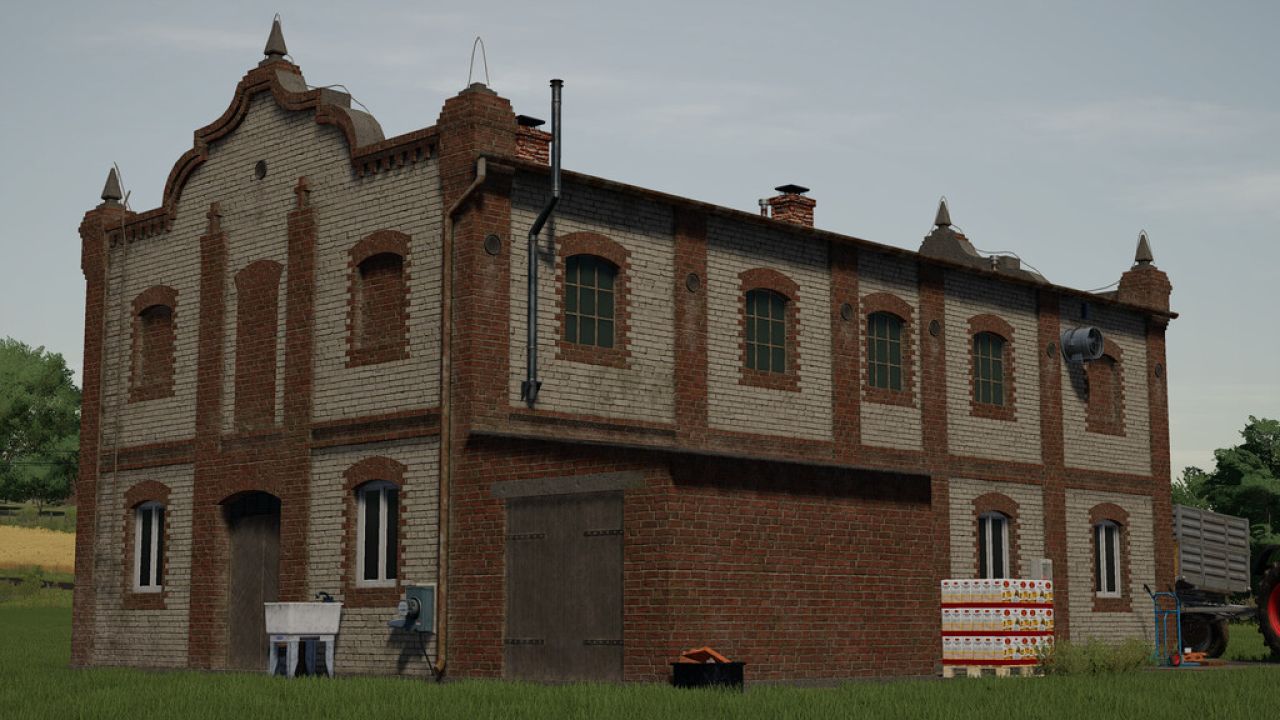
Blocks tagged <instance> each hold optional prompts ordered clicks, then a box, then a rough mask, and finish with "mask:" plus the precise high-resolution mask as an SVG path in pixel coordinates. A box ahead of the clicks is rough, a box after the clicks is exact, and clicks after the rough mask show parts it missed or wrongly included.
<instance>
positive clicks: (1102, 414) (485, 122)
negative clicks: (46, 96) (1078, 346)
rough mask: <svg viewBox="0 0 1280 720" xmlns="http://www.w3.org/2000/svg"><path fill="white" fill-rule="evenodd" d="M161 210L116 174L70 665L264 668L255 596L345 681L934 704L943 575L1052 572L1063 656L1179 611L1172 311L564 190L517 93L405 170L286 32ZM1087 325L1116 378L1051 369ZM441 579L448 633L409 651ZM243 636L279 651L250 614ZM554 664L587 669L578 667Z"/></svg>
mask: <svg viewBox="0 0 1280 720" xmlns="http://www.w3.org/2000/svg"><path fill="white" fill-rule="evenodd" d="M265 54H266V58H265V59H264V60H263V61H262V62H261V63H260V64H259V65H258V66H257V67H254V68H253V69H251V70H250V71H249V72H248V73H247V74H246V75H245V76H244V78H243V79H242V80H241V81H240V83H239V85H238V86H237V87H236V89H235V92H234V94H233V96H232V99H231V103H230V105H229V106H228V108H227V110H226V112H224V113H223V114H222V116H221V117H220V118H218V119H217V120H215V121H214V122H213V123H212V124H210V125H208V126H206V127H204V128H202V129H200V130H198V131H196V133H195V143H194V146H193V148H192V149H191V150H189V151H188V152H187V153H186V154H184V155H183V156H182V157H181V158H180V159H179V160H178V161H177V163H176V164H175V165H174V168H173V171H172V172H171V173H170V175H169V178H168V181H167V183H166V185H165V190H164V196H163V202H162V204H161V205H160V207H158V208H155V209H153V210H149V211H146V212H133V211H130V210H128V209H126V208H125V207H124V206H123V205H122V204H121V202H120V200H121V192H120V188H119V186H118V183H117V181H116V179H115V176H114V173H112V175H111V177H110V178H109V180H108V183H107V187H106V189H105V190H104V193H103V202H102V204H100V205H98V206H97V207H96V208H95V209H93V210H91V211H89V212H88V213H86V215H85V217H84V221H83V223H82V224H81V226H80V234H81V238H82V243H83V258H82V267H83V270H84V274H85V277H86V280H87V284H88V292H87V301H86V317H85V367H84V405H83V420H82V422H83V426H82V433H81V438H82V443H83V445H82V453H81V469H80V477H79V481H78V483H77V488H76V491H77V496H78V498H79V507H80V514H79V518H78V523H79V525H78V534H77V557H76V574H77V577H76V591H75V615H74V617H75V621H74V622H75V626H74V631H75V634H74V640H73V662H74V663H75V664H77V665H110V664H127V665H140V666H155V667H181V666H189V667H200V668H223V667H240V668H248V669H252V670H258V669H260V668H261V667H262V661H263V659H264V656H263V654H262V653H263V650H262V648H263V643H264V640H263V638H262V635H261V633H262V629H261V604H260V603H261V602H262V601H264V600H270V599H275V598H278V599H281V600H311V599H313V598H314V597H315V596H316V593H318V592H322V591H323V592H329V593H331V594H333V595H334V596H335V597H336V598H337V599H339V600H341V601H342V602H343V603H344V609H343V620H342V628H341V632H340V635H339V637H338V643H337V645H338V647H337V661H336V664H337V668H338V670H339V672H355V673H399V674H404V675H410V676H428V675H429V674H430V669H431V667H432V666H435V667H437V668H439V667H445V668H447V671H448V674H449V676H450V677H526V678H529V677H532V678H540V677H560V678H565V677H583V678H587V677H591V678H603V679H625V680H660V679H663V678H665V677H666V675H667V672H668V667H667V663H668V662H669V661H670V660H672V659H673V658H674V657H675V656H676V655H677V654H678V653H679V652H680V651H681V650H683V649H685V648H688V647H693V646H697V645H704V644H710V645H712V646H714V647H716V648H717V649H719V650H721V651H722V652H724V653H725V654H727V655H729V656H731V657H733V658H735V659H740V660H744V661H746V662H747V663H749V672H750V675H751V677H752V678H753V679H802V678H825V677H853V676H869V675H907V674H915V675H921V674H930V673H933V672H935V668H936V666H937V664H938V662H939V657H940V646H939V613H938V602H939V592H938V586H939V581H940V580H941V579H943V578H947V577H974V576H978V575H987V576H997V577H998V576H1006V577H1008V576H1013V577H1019V576H1022V577H1025V576H1029V575H1030V574H1031V573H1032V572H1033V571H1034V570H1033V565H1038V563H1037V562H1036V561H1037V560H1038V559H1039V558H1049V559H1051V560H1052V561H1053V567H1054V571H1055V577H1054V580H1055V581H1056V583H1057V588H1058V598H1059V599H1058V623H1057V632H1058V633H1059V635H1060V636H1063V637H1071V638H1076V639H1079V638H1086V637H1105V638H1114V637H1120V636H1124V635H1130V634H1139V633H1142V632H1143V630H1144V628H1145V627H1146V625H1147V618H1148V614H1149V611H1148V609H1147V604H1146V600H1145V598H1144V597H1143V593H1142V589H1141V588H1142V584H1143V583H1150V584H1153V585H1156V584H1158V585H1161V586H1163V585H1165V584H1166V583H1168V582H1169V581H1170V580H1171V579H1172V574H1173V557H1172V547H1171V537H1170V530H1169V528H1170V511H1171V508H1170V497H1169V475H1170V472H1169V471H1170V468H1169V449H1168V423H1167V403H1166V376H1165V372H1164V365H1163V363H1164V357H1165V351H1164V343H1165V340H1164V338H1165V327H1166V325H1167V323H1168V321H1169V319H1171V318H1173V317H1175V315H1174V314H1173V313H1171V312H1170V311H1169V309H1168V308H1169V305H1168V297H1169V291H1170V285H1169V282H1168V279H1167V277H1166V276H1165V275H1164V273H1162V272H1161V271H1160V270H1158V269H1157V268H1156V267H1155V265H1153V264H1152V258H1151V254H1150V250H1149V248H1148V247H1147V244H1146V242H1145V238H1144V239H1143V241H1142V242H1141V243H1140V245H1139V251H1138V256H1137V258H1136V261H1135V264H1134V266H1133V267H1132V268H1130V269H1128V270H1127V271H1126V272H1125V273H1124V274H1123V276H1122V277H1121V279H1120V283H1119V286H1118V290H1116V291H1114V292H1111V293H1104V294H1090V293H1086V292H1082V291H1079V290H1074V289H1071V288H1065V287H1060V286H1056V285H1053V284H1051V283H1049V282H1047V281H1045V279H1044V278H1042V277H1040V276H1039V275H1037V274H1035V273H1032V272H1028V271H1026V270H1024V269H1022V268H1021V267H1019V263H1018V262H1017V261H1016V260H1014V259H1012V258H1006V257H1001V258H989V257H981V256H979V254H978V253H977V252H975V251H974V250H973V247H972V245H970V244H969V241H968V240H967V239H966V238H965V236H964V235H963V234H961V233H960V232H959V231H958V230H956V229H955V228H953V227H952V226H951V222H950V218H949V217H948V215H947V209H946V207H945V205H944V206H942V207H940V208H939V213H938V218H937V222H936V226H935V228H934V229H933V231H932V232H931V233H930V234H929V235H928V237H926V238H925V239H924V242H923V244H922V246H921V248H920V251H919V252H912V251H907V250H902V249H898V248H895V247H890V246H885V245H879V244H876V243H873V242H868V241H865V240H861V239H859V238H855V237H850V236H846V235H840V234H836V233H832V232H827V231H823V230H819V229H816V228H814V227H813V210H814V205H815V201H814V200H813V199H811V198H809V197H808V196H806V195H805V194H804V189H803V188H798V187H795V186H786V187H783V188H780V194H779V195H777V196H776V197H773V198H772V199H770V200H769V201H768V205H769V206H770V207H769V208H768V209H769V210H771V216H761V215H758V214H755V213H745V212H740V211H737V210H732V209H728V208H724V207H719V206H714V205H709V204H706V203H701V202H697V201H693V200H689V199H685V198H681V197H674V196H671V195H666V194H663V193H659V192H655V191H651V190H646V189H643V188H638V187H634V186H630V185H626V184H623V183H619V182H616V181H612V180H606V179H602V178H597V177H591V176H587V175H582V174H578V173H573V172H566V173H565V174H564V180H563V182H564V193H563V200H562V201H561V202H560V204H559V207H558V208H557V209H556V212H555V215H554V220H553V223H552V225H549V226H548V227H549V230H548V231H546V232H544V233H543V234H542V237H541V243H542V245H541V247H540V249H539V255H538V260H539V262H540V265H541V272H540V275H539V292H540V297H541V302H540V303H539V305H538V307H537V313H536V317H537V322H538V326H539V328H540V332H539V344H538V347H537V351H538V358H539V361H540V364H541V366H542V371H541V374H540V379H541V381H542V383H543V384H542V387H541V390H540V392H539V393H538V395H537V401H536V402H535V403H533V404H532V406H530V405H529V404H528V403H526V402H524V401H522V399H521V393H520V388H521V382H522V380H523V379H524V369H525V368H524V358H525V345H524V337H525V332H526V324H527V319H526V318H527V302H526V297H527V294H526V286H525V275H526V270H527V267H526V266H527V260H526V257H527V254H526V253H527V247H528V245H527V240H526V236H527V234H528V231H529V228H530V225H531V224H532V222H533V220H534V217H535V216H536V215H537V213H538V211H539V210H540V209H541V208H542V207H543V205H544V204H545V202H546V200H547V197H548V195H549V188H550V169H549V167H548V160H547V158H548V145H549V141H550V138H551V136H550V135H549V134H548V133H545V132H543V131H541V130H538V129H537V127H536V124H534V123H533V122H530V121H529V119H527V118H522V119H521V120H520V121H518V120H517V116H516V115H515V114H514V113H513V111H512V108H511V106H510V103H509V102H508V101H507V100H505V99H503V98H502V97H501V96H499V95H497V94H496V93H495V92H494V91H493V90H491V89H489V88H487V87H485V86H483V85H480V84H475V85H472V86H470V87H468V88H466V89H465V90H463V91H462V92H460V93H458V94H457V95H456V96H454V97H451V98H449V99H448V100H447V101H446V102H445V103H444V106H443V108H442V110H441V112H440V115H439V118H438V120H437V121H436V124H435V125H433V126H431V127H427V128H424V129H422V130H417V131H414V132H411V133H407V134H405V135H401V136H398V137H393V138H384V137H383V135H382V132H381V130H380V128H379V126H378V124H377V122H376V121H375V120H374V119H373V118H372V117H370V116H369V115H367V114H365V113H362V112H360V111H358V110H355V109H352V107H351V102H350V97H349V96H347V95H345V94H343V93H340V92H337V91H334V90H328V89H314V88H311V87H310V86H308V85H307V84H306V83H305V82H304V81H303V78H302V75H301V71H300V70H299V68H298V67H296V66H295V65H293V64H292V63H291V62H289V61H288V60H286V59H285V57H284V55H285V52H284V42H283V39H282V37H281V36H280V34H279V29H278V27H277V28H273V33H272V38H271V40H270V41H269V43H268V47H267V50H266V53H265ZM1085 326H1093V327H1096V328H1098V329H1100V330H1101V333H1102V337H1103V338H1104V345H1105V348H1104V353H1103V355H1102V357H1100V358H1098V359H1096V360H1093V361H1088V362H1078V361H1070V360H1068V359H1066V358H1065V357H1064V354H1063V352H1062V351H1061V342H1062V334H1063V333H1064V332H1065V331H1068V330H1071V329H1075V328H1078V327H1085ZM431 583H434V584H436V586H437V590H436V593H437V604H438V611H439V612H438V620H437V622H436V632H435V633H434V634H431V635H427V636H425V637H420V636H418V635H416V634H412V633H405V632H403V631H399V630H393V629H390V628H388V627H387V625H386V621H387V620H389V619H391V618H392V617H393V611H394V607H395V604H396V602H397V600H398V599H399V598H400V597H401V595H402V594H403V589H404V587H405V586H406V585H410V584H412V585H420V584H431ZM255 618H256V621H255ZM566 658H569V659H567V660H566Z"/></svg>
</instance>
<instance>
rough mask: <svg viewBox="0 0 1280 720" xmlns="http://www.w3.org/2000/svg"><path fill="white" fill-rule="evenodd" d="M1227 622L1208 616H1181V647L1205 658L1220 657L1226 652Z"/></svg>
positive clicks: (1189, 614) (1191, 614) (1194, 614)
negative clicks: (1202, 654) (1200, 653)
mask: <svg viewBox="0 0 1280 720" xmlns="http://www.w3.org/2000/svg"><path fill="white" fill-rule="evenodd" d="M1227 632H1228V631H1227V622H1226V621H1225V620H1218V619H1217V618H1214V617H1212V616H1210V615H1201V614H1198V613H1188V614H1185V615H1183V616H1182V646H1183V647H1189V648H1191V652H1202V653H1204V654H1205V656H1206V657H1211V658H1216V657H1222V653H1224V652H1226V651H1227Z"/></svg>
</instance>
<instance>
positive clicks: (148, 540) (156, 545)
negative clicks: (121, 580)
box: [133, 502, 164, 592]
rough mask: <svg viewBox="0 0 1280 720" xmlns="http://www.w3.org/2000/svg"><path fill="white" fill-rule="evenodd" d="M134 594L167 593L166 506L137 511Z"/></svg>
mask: <svg viewBox="0 0 1280 720" xmlns="http://www.w3.org/2000/svg"><path fill="white" fill-rule="evenodd" d="M133 532H134V537H133V577H134V585H133V590H134V592H160V591H161V590H163V589H164V579H163V576H164V505H162V504H160V503H158V502H146V503H143V504H141V505H139V506H138V507H137V508H136V509H135V510H134V523H133Z"/></svg>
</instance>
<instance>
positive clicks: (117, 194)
mask: <svg viewBox="0 0 1280 720" xmlns="http://www.w3.org/2000/svg"><path fill="white" fill-rule="evenodd" d="M123 198H124V193H123V192H121V191H120V176H119V175H117V174H116V169H115V168H114V167H113V168H111V172H109V173H107V184H106V185H103V186H102V201H103V202H105V203H108V204H111V205H115V204H116V203H119V202H120V200H121V199H123Z"/></svg>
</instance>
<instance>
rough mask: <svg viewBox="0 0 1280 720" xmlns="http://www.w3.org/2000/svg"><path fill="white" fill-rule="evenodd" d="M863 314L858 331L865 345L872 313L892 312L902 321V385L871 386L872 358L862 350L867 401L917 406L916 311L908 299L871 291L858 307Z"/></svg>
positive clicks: (864, 396)
mask: <svg viewBox="0 0 1280 720" xmlns="http://www.w3.org/2000/svg"><path fill="white" fill-rule="evenodd" d="M858 310H859V312H860V317H861V318H862V327H861V328H860V330H859V332H860V333H861V336H862V343H861V345H862V348H863V349H864V350H866V348H867V323H868V322H869V320H870V318H871V316H872V315H875V314H876V313H881V312H883V313H889V314H890V315H893V316H895V317H897V318H898V319H899V320H901V321H902V338H901V344H902V389H901V390H890V389H889V388H881V387H872V386H871V383H870V382H869V381H870V377H871V375H870V372H869V369H868V362H869V360H870V352H863V353H862V357H861V362H860V364H861V366H862V367H861V374H862V394H863V399H864V400H865V401H866V402H872V403H879V404H882V405H904V406H907V407H915V404H916V389H915V358H916V355H915V354H916V344H915V339H914V338H915V330H914V328H915V324H914V323H913V322H912V316H913V315H914V313H912V311H911V306H910V305H908V304H907V302H906V301H905V300H903V299H902V298H900V297H898V296H897V295H893V294H891V293H886V292H876V293H871V294H870V295H867V296H865V297H863V298H862V307H860V308H858Z"/></svg>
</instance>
